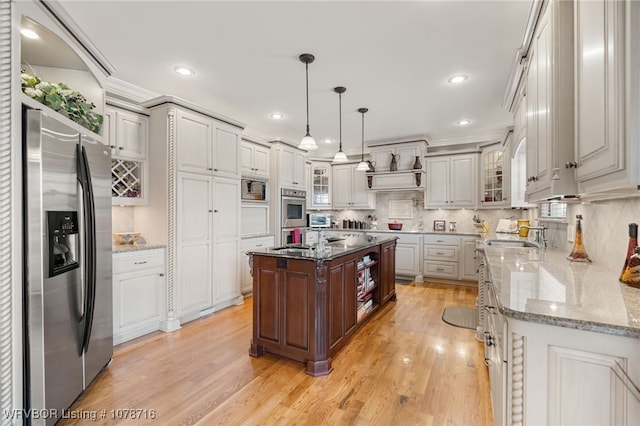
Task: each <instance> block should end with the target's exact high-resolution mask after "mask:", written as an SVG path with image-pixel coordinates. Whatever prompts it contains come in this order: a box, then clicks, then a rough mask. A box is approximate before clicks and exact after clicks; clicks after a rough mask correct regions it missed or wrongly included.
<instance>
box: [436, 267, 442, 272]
mask: <svg viewBox="0 0 640 426" xmlns="http://www.w3.org/2000/svg"><path fill="white" fill-rule="evenodd" d="M436 271H440V272H444V268H436Z"/></svg>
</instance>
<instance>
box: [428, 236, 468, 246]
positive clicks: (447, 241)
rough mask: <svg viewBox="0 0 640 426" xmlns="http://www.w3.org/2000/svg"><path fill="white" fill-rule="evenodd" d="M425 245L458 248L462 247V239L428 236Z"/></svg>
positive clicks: (457, 237)
mask: <svg viewBox="0 0 640 426" xmlns="http://www.w3.org/2000/svg"><path fill="white" fill-rule="evenodd" d="M424 244H425V245H426V244H429V245H449V246H457V245H460V237H459V236H457V235H438V234H426V235H425V236H424Z"/></svg>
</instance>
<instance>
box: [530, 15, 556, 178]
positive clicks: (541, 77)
mask: <svg viewBox="0 0 640 426" xmlns="http://www.w3.org/2000/svg"><path fill="white" fill-rule="evenodd" d="M552 40H553V39H552V38H551V28H550V26H549V23H548V20H545V21H543V27H542V29H541V30H540V34H539V36H538V40H537V47H538V56H537V67H538V93H537V95H538V105H537V122H538V132H537V134H538V140H537V143H536V146H537V151H538V153H537V154H538V155H537V160H538V163H537V167H536V173H535V176H536V177H537V178H538V181H539V182H546V181H548V180H550V179H551V177H550V170H549V168H550V164H549V161H550V154H551V152H550V146H551V145H550V144H551V139H552V138H553V137H554V136H553V129H552V128H551V125H552V121H551V118H550V116H549V115H550V113H551V110H552V108H553V106H552V105H551V99H552V94H551V90H552V85H551V81H552V78H553V76H552V74H551V72H552V69H551V66H552V57H551V55H552V52H553V46H552V45H551V42H552Z"/></svg>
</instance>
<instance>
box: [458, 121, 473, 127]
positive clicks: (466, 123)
mask: <svg viewBox="0 0 640 426" xmlns="http://www.w3.org/2000/svg"><path fill="white" fill-rule="evenodd" d="M456 124H457V125H458V126H468V125H469V124H471V120H460V121H458V122H456Z"/></svg>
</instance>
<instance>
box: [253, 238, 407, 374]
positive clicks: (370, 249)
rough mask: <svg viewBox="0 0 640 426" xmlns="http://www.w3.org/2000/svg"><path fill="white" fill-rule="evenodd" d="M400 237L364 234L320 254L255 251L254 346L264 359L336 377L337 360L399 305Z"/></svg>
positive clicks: (310, 249) (304, 249)
mask: <svg viewBox="0 0 640 426" xmlns="http://www.w3.org/2000/svg"><path fill="white" fill-rule="evenodd" d="M395 247H396V238H395V237H385V238H374V237H370V236H366V235H362V236H360V237H358V238H355V239H354V238H349V239H345V240H339V241H335V242H332V243H328V244H326V246H324V247H323V246H322V245H321V246H320V247H318V248H316V247H291V246H289V247H276V248H269V249H263V250H257V251H251V252H249V255H250V259H251V264H252V274H253V339H252V341H251V347H250V350H249V354H250V355H251V356H255V357H258V356H261V355H264V354H266V353H270V354H274V355H278V356H281V357H285V358H288V359H291V360H294V361H298V362H302V363H304V364H305V365H306V372H307V374H309V375H311V376H323V375H327V374H329V373H330V372H331V369H332V368H331V360H332V357H333V356H334V355H335V354H336V353H337V352H338V351H339V350H340V349H341V348H343V347H344V346H345V345H346V344H347V342H348V341H349V340H350V339H351V337H352V336H353V335H354V334H355V333H356V331H357V330H358V328H359V327H360V326H362V325H363V324H364V323H365V322H366V321H367V320H368V319H369V318H371V317H372V316H373V315H375V313H376V312H377V311H378V310H379V309H380V308H381V307H382V306H384V305H385V304H386V303H388V302H389V301H392V300H395V297H396V296H395Z"/></svg>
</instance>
